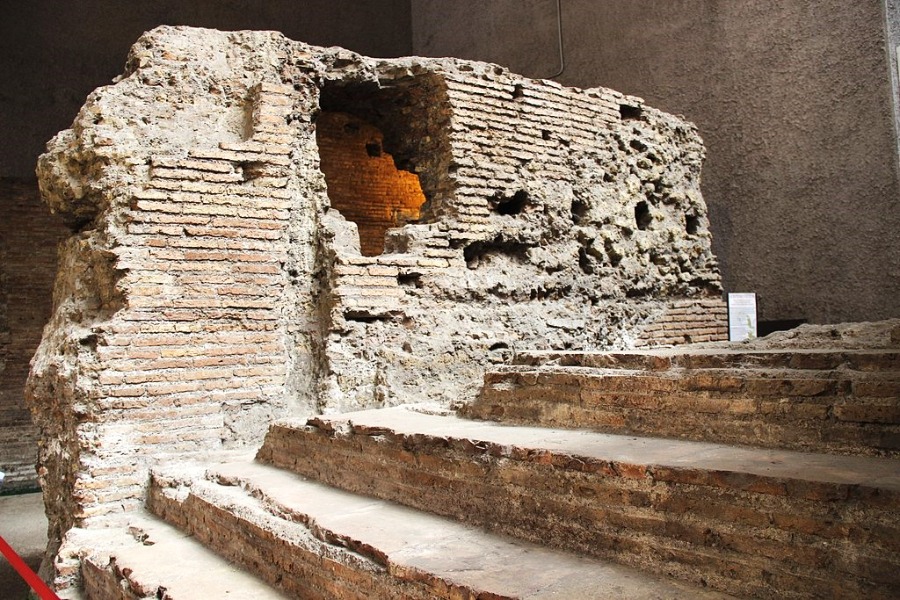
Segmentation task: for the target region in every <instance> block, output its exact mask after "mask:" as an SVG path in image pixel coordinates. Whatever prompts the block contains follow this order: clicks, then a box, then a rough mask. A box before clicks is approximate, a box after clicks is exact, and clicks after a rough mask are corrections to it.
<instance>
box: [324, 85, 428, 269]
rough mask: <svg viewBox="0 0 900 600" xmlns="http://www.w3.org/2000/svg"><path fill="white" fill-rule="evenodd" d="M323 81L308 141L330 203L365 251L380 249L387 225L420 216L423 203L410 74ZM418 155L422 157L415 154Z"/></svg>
mask: <svg viewBox="0 0 900 600" xmlns="http://www.w3.org/2000/svg"><path fill="white" fill-rule="evenodd" d="M395 84H396V85H393V86H390V87H381V86H379V85H378V84H377V83H375V82H344V81H329V82H326V83H325V85H324V86H323V87H322V90H321V95H320V97H319V106H320V108H321V112H320V113H319V114H318V116H317V118H316V141H317V144H318V147H319V156H320V159H321V160H320V169H321V170H322V173H323V174H324V175H325V181H326V183H327V185H328V197H329V199H330V201H331V206H332V207H333V208H335V209H337V210H338V211H339V212H340V213H341V214H342V215H343V216H344V218H346V219H347V220H349V221H353V222H355V223H356V225H357V228H358V231H359V236H360V250H361V252H362V254H363V255H365V256H375V255H379V254H381V253H382V252H384V245H385V236H386V234H387V232H388V230H390V229H393V228H397V227H401V226H403V225H405V224H407V223H416V222H420V221H421V220H422V217H423V215H422V212H423V210H425V205H426V203H427V199H428V197H427V194H426V190H425V189H424V188H423V183H424V182H422V181H420V179H419V172H420V170H419V165H420V163H421V162H422V161H427V160H430V159H429V158H427V157H430V156H433V154H428V155H427V156H426V155H424V154H423V148H422V145H421V144H422V143H423V140H424V139H426V137H427V135H428V133H430V132H426V131H425V130H424V129H423V127H424V125H423V123H425V119H423V115H422V111H423V110H425V108H424V107H425V105H424V104H423V102H422V98H423V95H422V92H421V90H420V89H419V88H418V87H417V82H416V80H415V79H414V78H412V79H409V80H403V81H397V82H395ZM423 157H425V158H423Z"/></svg>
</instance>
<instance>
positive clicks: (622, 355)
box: [513, 345, 900, 372]
mask: <svg viewBox="0 0 900 600" xmlns="http://www.w3.org/2000/svg"><path fill="white" fill-rule="evenodd" d="M513 364H517V365H524V366H566V367H593V368H599V369H637V370H647V371H664V370H669V369H688V370H690V369H735V368H737V369H743V368H751V369H800V370H819V371H833V370H837V369H843V370H850V371H863V372H878V371H894V372H897V371H900V348H879V349H832V348H827V349H807V348H792V349H784V348H775V349H765V350H762V349H741V348H734V347H732V346H728V347H721V346H719V347H703V346H690V345H688V346H679V347H675V348H661V349H657V350H629V351H621V352H576V351H566V350H546V351H538V350H533V351H532V350H529V351H524V352H518V353H516V355H515V356H514V357H513Z"/></svg>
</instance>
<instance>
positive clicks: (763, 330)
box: [756, 319, 806, 337]
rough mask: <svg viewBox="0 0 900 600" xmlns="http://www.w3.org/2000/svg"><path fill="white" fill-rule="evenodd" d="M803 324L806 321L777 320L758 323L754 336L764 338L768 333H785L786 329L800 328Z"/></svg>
mask: <svg viewBox="0 0 900 600" xmlns="http://www.w3.org/2000/svg"><path fill="white" fill-rule="evenodd" d="M804 323H806V319H779V320H772V321H760V322H758V323H757V324H756V335H758V336H759V337H765V336H767V335H769V334H770V333H774V332H776V331H787V330H788V329H794V328H795V327H800V326H801V325H803V324H804Z"/></svg>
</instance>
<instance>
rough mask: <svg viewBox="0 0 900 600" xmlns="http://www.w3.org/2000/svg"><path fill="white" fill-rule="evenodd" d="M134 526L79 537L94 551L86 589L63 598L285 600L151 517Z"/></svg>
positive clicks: (86, 565)
mask: <svg viewBox="0 0 900 600" xmlns="http://www.w3.org/2000/svg"><path fill="white" fill-rule="evenodd" d="M129 522H130V526H129V527H128V528H127V529H126V528H125V527H121V528H116V527H111V528H108V529H103V530H99V531H84V532H81V536H82V538H83V540H82V541H83V544H84V546H85V547H87V548H90V550H89V551H88V554H87V555H86V556H85V557H84V559H83V561H82V565H81V579H82V584H83V589H82V590H75V589H70V590H65V591H63V592H60V596H61V597H63V598H72V599H75V598H81V597H82V592H83V597H85V598H90V599H91V600H143V599H150V598H153V599H157V598H164V599H165V600H197V599H198V598H234V599H235V600H237V599H240V600H284V599H285V598H287V596H284V595H282V594H280V593H279V592H277V591H276V590H275V589H273V588H272V587H271V586H269V585H268V584H267V583H265V582H263V581H262V580H260V579H258V578H256V577H254V576H252V575H250V574H249V573H247V572H245V571H242V570H241V569H240V568H238V567H236V566H234V564H231V563H229V562H228V561H226V560H225V559H223V558H220V557H219V556H218V555H216V554H215V553H213V552H212V551H210V550H208V549H206V548H204V547H203V545H202V544H200V543H199V542H198V541H196V540H194V539H192V538H191V537H189V536H188V535H187V534H185V533H182V532H180V531H178V530H177V529H175V528H174V527H172V526H171V525H167V524H166V523H164V522H163V521H160V520H159V519H157V518H154V517H152V516H151V515H148V514H134V515H131V517H130V520H129Z"/></svg>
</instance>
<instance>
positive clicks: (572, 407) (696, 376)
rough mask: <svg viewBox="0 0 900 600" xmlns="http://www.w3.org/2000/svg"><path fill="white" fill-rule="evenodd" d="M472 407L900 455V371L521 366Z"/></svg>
mask: <svg viewBox="0 0 900 600" xmlns="http://www.w3.org/2000/svg"><path fill="white" fill-rule="evenodd" d="M597 356H599V355H597ZM463 413H464V414H465V416H467V417H470V418H475V419H487V420H495V421H503V422H506V423H515V424H527V425H542V426H548V427H573V428H589V429H594V430H597V431H604V432H608V433H622V434H635V435H654V436H660V437H671V438H679V439H692V440H697V441H709V442H720V443H729V444H746V445H753V446H760V447H766V448H785V449H792V450H803V451H816V452H831V453H839V454H858V455H881V456H898V455H900V372H861V371H852V370H836V371H835V370H809V369H807V370H800V369H770V368H766V369H762V368H749V367H745V368H742V369H737V368H727V369H724V368H711V367H710V368H702V369H681V368H677V369H676V368H670V369H666V370H662V369H657V370H633V369H624V368H616V369H610V368H599V367H585V366H556V365H544V366H521V365H516V366H508V367H499V368H497V369H495V370H493V371H490V372H488V373H486V374H485V377H484V386H483V387H482V389H481V391H480V392H479V395H478V396H477V398H476V399H475V400H474V401H473V402H472V403H470V404H469V405H467V406H465V407H464V408H463Z"/></svg>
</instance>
